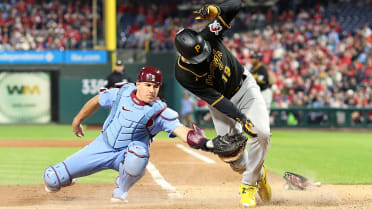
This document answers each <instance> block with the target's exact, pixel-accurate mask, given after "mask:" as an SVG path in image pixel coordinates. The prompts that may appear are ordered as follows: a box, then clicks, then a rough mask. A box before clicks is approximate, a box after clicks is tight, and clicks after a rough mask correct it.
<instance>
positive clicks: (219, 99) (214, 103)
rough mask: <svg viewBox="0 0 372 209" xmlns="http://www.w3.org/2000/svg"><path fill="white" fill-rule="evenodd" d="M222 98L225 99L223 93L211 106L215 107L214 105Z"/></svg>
mask: <svg viewBox="0 0 372 209" xmlns="http://www.w3.org/2000/svg"><path fill="white" fill-rule="evenodd" d="M221 99H223V95H222V96H221V97H220V98H218V99H217V100H216V101H214V102H213V103H212V104H211V106H212V107H213V106H214V105H216V104H217V103H218V102H219V101H221Z"/></svg>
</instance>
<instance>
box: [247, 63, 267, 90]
mask: <svg viewBox="0 0 372 209" xmlns="http://www.w3.org/2000/svg"><path fill="white" fill-rule="evenodd" d="M251 73H252V75H253V77H254V79H256V82H257V84H258V85H259V86H260V88H261V91H263V90H265V89H267V88H269V87H270V86H271V85H270V82H269V74H268V73H267V71H266V68H265V67H264V66H263V65H262V63H258V64H257V65H255V66H252V69H251Z"/></svg>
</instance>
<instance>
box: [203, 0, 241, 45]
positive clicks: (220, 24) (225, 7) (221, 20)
mask: <svg viewBox="0 0 372 209" xmlns="http://www.w3.org/2000/svg"><path fill="white" fill-rule="evenodd" d="M216 6H217V7H219V8H220V11H221V13H220V15H218V16H217V17H216V18H215V19H213V20H211V21H210V22H209V23H208V25H207V26H206V27H205V28H204V29H203V30H202V32H201V35H202V36H203V37H204V38H205V39H206V40H210V39H214V38H216V37H219V38H222V34H223V33H224V32H225V31H226V30H228V29H229V28H230V22H231V21H232V20H233V19H234V17H235V16H236V14H238V12H239V10H240V8H241V0H226V1H224V2H222V3H221V4H219V5H216Z"/></svg>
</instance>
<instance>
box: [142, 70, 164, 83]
mask: <svg viewBox="0 0 372 209" xmlns="http://www.w3.org/2000/svg"><path fill="white" fill-rule="evenodd" d="M137 81H138V82H153V83H156V84H159V85H161V84H162V74H161V72H160V70H159V69H158V68H156V67H151V66H149V67H143V68H142V69H141V70H140V71H139V73H138V76H137Z"/></svg>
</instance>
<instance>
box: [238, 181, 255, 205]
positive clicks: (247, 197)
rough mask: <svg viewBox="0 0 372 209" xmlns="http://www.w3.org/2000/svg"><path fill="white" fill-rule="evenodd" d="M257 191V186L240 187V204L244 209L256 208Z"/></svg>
mask: <svg viewBox="0 0 372 209" xmlns="http://www.w3.org/2000/svg"><path fill="white" fill-rule="evenodd" d="M256 191H257V187H255V186H246V185H244V184H241V185H240V195H241V200H240V204H242V206H243V208H247V207H254V206H256Z"/></svg>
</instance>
